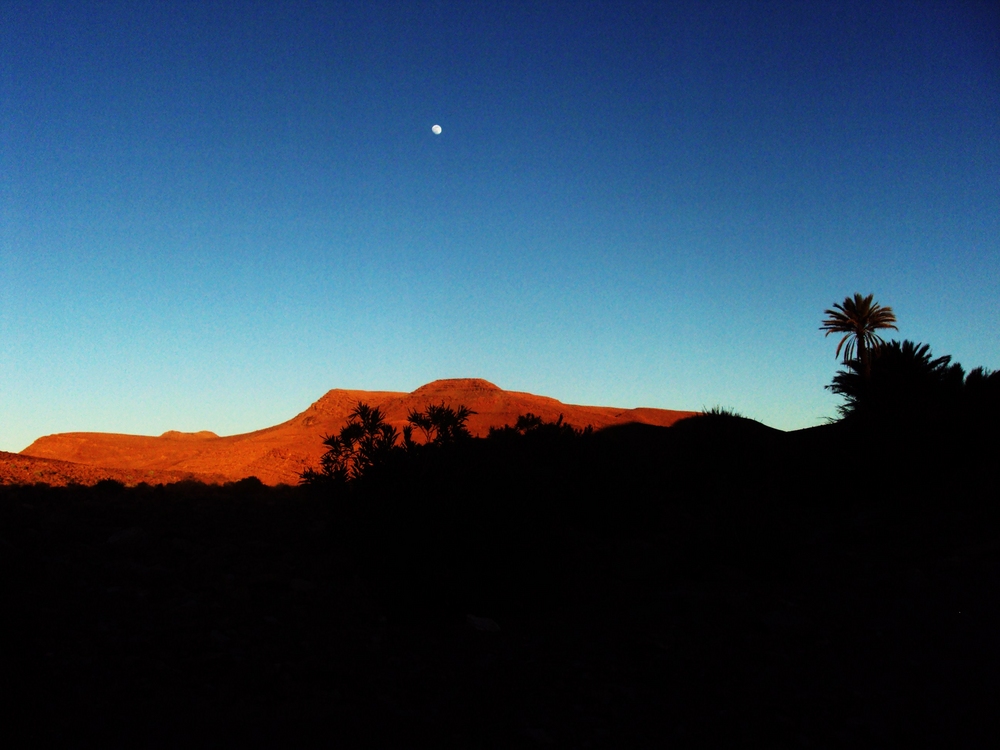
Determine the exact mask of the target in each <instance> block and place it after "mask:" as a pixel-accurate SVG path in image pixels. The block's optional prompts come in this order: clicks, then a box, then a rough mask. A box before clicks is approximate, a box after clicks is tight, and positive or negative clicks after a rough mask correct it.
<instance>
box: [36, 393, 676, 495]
mask: <svg viewBox="0 0 1000 750" xmlns="http://www.w3.org/2000/svg"><path fill="white" fill-rule="evenodd" d="M358 401H365V402H367V403H369V404H370V405H372V406H378V407H379V408H380V409H381V410H382V411H383V413H385V414H386V416H387V418H388V421H389V422H390V423H391V424H393V425H394V426H396V427H397V428H400V429H401V428H402V427H403V426H404V425H405V424H406V417H407V414H408V413H409V412H410V410H411V409H418V410H422V409H424V408H426V407H427V406H428V405H430V404H440V403H444V404H446V405H450V406H456V407H457V406H459V405H465V406H467V407H469V408H470V409H472V410H473V411H474V412H476V413H475V414H474V415H473V416H472V417H471V418H470V419H469V422H468V426H469V429H470V431H471V432H472V434H473V435H475V436H477V437H482V436H485V435H486V434H487V433H488V432H489V429H490V427H502V426H503V425H505V424H513V423H514V422H515V421H516V419H517V417H518V416H519V415H521V414H525V413H528V412H531V413H533V414H537V415H538V416H540V417H542V418H544V419H546V420H555V419H558V417H559V416H560V415H562V416H563V419H564V421H566V422H568V423H569V424H572V425H575V426H577V427H586V426H588V425H590V426H593V427H594V428H595V429H600V428H603V427H610V426H613V425H622V424H628V423H633V422H638V423H643V424H651V425H659V426H669V425H672V424H673V423H674V422H676V421H677V420H679V419H683V418H684V417H687V416H691V415H692V414H694V413H695V412H691V411H674V410H667V409H649V408H639V409H621V408H615V407H608V406H579V405H573V404H564V403H562V402H560V401H557V400H556V399H553V398H548V397H545V396H536V395H534V394H530V393H521V392H517V391H505V390H503V389H501V388H499V387H497V386H495V385H493V384H492V383H490V382H488V381H486V380H481V379H478V378H460V379H451V380H435V381H434V382H432V383H428V384H427V385H424V386H421V387H420V388H418V389H416V390H415V391H413V392H412V393H400V392H392V391H358V390H341V389H334V390H331V391H329V392H327V393H326V394H325V395H324V396H323V397H322V398H320V399H319V400H318V401H316V402H315V403H313V404H312V405H311V406H310V407H309V408H308V409H306V410H305V411H303V412H302V413H301V414H298V415H296V416H295V417H293V418H292V419H289V420H288V421H287V422H283V423H281V424H278V425H275V426H274V427H268V428H265V429H262V430H257V431H255V432H249V433H245V434H242V435H230V436H226V437H219V436H217V435H216V434H215V433H212V432H208V431H202V432H197V433H182V432H176V431H173V430H171V431H169V432H165V433H164V434H162V435H160V436H158V437H153V436H145V435H118V434H110V433H98V432H68V433H60V434H56V435H48V436H45V437H42V438H39V439H38V440H36V441H35V442H33V443H32V444H31V445H29V446H28V447H27V448H25V449H24V450H23V451H21V454H20V455H22V456H32V457H36V458H46V459H54V460H59V461H71V462H74V463H76V464H84V465H87V466H92V467H106V468H114V469H121V470H127V471H129V472H146V473H148V472H168V471H172V472H192V473H195V474H201V475H217V476H219V477H222V478H224V479H228V480H231V481H235V480H239V479H243V478H245V477H249V476H256V477H257V478H258V479H260V480H261V481H262V482H264V483H265V484H269V485H276V484H281V483H287V484H295V483H297V482H298V478H299V474H300V473H301V472H302V471H304V470H305V469H306V468H308V467H310V466H315V465H316V464H317V463H318V462H319V459H320V456H322V454H323V450H324V448H323V444H322V441H323V437H324V436H325V435H328V434H331V433H335V432H337V431H338V430H339V429H340V427H341V426H343V424H344V423H345V422H346V421H347V418H348V415H349V413H350V412H351V410H352V409H353V408H354V407H355V405H356V404H357V403H358ZM417 437H418V438H419V436H417Z"/></svg>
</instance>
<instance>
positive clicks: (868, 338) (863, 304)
mask: <svg viewBox="0 0 1000 750" xmlns="http://www.w3.org/2000/svg"><path fill="white" fill-rule="evenodd" d="M874 296H875V295H873V294H869V295H868V296H867V297H862V296H861V295H860V294H859V293H857V292H855V293H854V298H853V299H851V298H850V297H845V298H844V302H843V304H834V306H833V309H832V310H824V311H823V312H824V314H825V315H827V316H828V317H827V318H826V320H824V321H823V324H822V325H821V326H820V330H821V331H826V334H825V335H826V336H829V335H830V334H831V333H843V334H844V337H843V338H842V339H841V340H840V343H839V344H837V353H836V355H835V356H840V349H841V347H843V346H844V344H845V343H846V344H847V347H846V348H845V349H844V364H845V365H846V364H848V362H849V361H850V360H851V359H852V355H853V354H854V351H855V349H857V352H858V360H859V362H860V363H861V374H862V376H863V377H864V378H866V379H867V378H869V377H871V353H872V352H873V351H875V350H877V349H878V348H879V346H881V345H882V344H884V343H885V342H884V341H883V340H882V338H881V337H880V336H879V335H878V334H876V333H875V331H877V330H879V329H881V328H892V329H893V330H895V331H898V330H899V329H898V328H896V326H895V323H896V315H895V313H893V311H892V308H891V307H882V305H880V304H878V303H877V302H876V303H872V297H874Z"/></svg>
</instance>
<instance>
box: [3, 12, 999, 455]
mask: <svg viewBox="0 0 1000 750" xmlns="http://www.w3.org/2000/svg"><path fill="white" fill-rule="evenodd" d="M435 123H438V124H440V125H441V127H442V128H443V133H442V134H441V135H439V136H435V135H433V134H432V133H431V126H432V125H433V124H435ZM998 287H1000V10H998V5H997V4H996V3H995V2H992V1H990V0H985V1H984V2H973V1H971V0H969V1H963V0H953V1H951V2H933V3H924V2H917V1H915V0H905V1H902V2H889V3H887V2H872V1H871V0H859V1H858V2H788V3H779V2H758V1H757V0H753V1H750V2H736V1H732V2H729V1H726V2H676V3H674V2H655V3H654V2H650V3H642V2H623V1H622V0H615V1H614V2H585V1H583V2H581V1H579V0H575V1H574V2H565V3H562V2H502V1H499V2H491V3H469V2H449V1H446V0H441V1H440V2H419V1H418V0H400V1H399V2H344V3H337V2H328V3H307V2H302V3H293V2H260V3H251V2H233V3H228V2H204V1H202V0H199V1H198V2H189V3H185V2H100V3H95V2H72V3H67V2H42V1H40V0H31V1H30V2H19V1H17V0H4V2H3V3H2V5H0V449H3V450H11V451H16V450H21V449H23V448H24V447H26V446H27V445H28V444H29V443H30V442H31V441H32V440H34V439H35V438H36V437H39V436H41V435H45V434H49V433H53V432H65V431H76V430H85V431H106V432H126V433H139V434H159V433H161V432H163V431H165V430H168V429H177V430H191V431H193V430H203V429H204V430H213V431H215V432H217V433H219V434H233V433H239V432H246V431H250V430H254V429H258V428H261V427H265V426H269V425H272V424H275V423H278V422H281V421H284V420H285V419H288V418H290V417H292V416H293V415H294V414H296V413H298V412H300V411H302V410H303V409H305V408H306V407H307V406H308V405H309V404H310V403H311V402H312V401H314V400H315V399H317V398H319V397H320V396H321V395H322V394H323V393H324V392H325V391H327V390H328V389H330V388H360V389H371V390H377V389H385V390H399V391H411V390H413V389H415V388H417V387H418V386H420V385H422V384H424V383H427V382H429V381H431V380H435V379H437V378H447V377H482V378H486V379H488V380H490V381H492V382H494V383H496V384H497V385H499V386H500V387H502V388H506V389H510V390H521V391H529V392H532V393H538V394H542V395H548V396H552V397H555V398H558V399H560V400H562V401H565V402H568V403H581V404H603V405H616V406H629V407H631V406H656V407H663V408H677V409H700V408H702V407H709V406H713V405H723V406H728V407H732V408H735V409H737V410H738V411H740V412H742V413H743V414H745V415H747V416H750V417H753V418H755V419H759V420H761V421H763V422H765V423H766V424H769V425H772V426H775V427H779V428H782V429H793V428H799V427H805V426H809V425H814V424H818V423H821V422H822V421H823V420H824V418H826V417H830V416H833V415H834V414H835V408H836V404H837V400H836V399H835V397H834V396H832V395H831V394H830V393H829V392H827V391H825V390H824V388H823V386H824V385H826V384H827V383H829V382H830V380H831V378H832V377H833V375H834V373H835V372H836V370H837V367H838V362H837V360H836V359H835V357H834V349H835V347H836V343H837V339H836V338H835V337H832V336H831V337H829V338H824V337H823V334H822V332H820V331H819V325H820V321H821V320H822V318H823V310H824V309H825V308H828V307H830V306H831V305H832V304H833V303H834V302H838V301H842V300H843V299H844V297H845V296H847V295H849V294H853V293H854V292H856V291H858V292H862V293H864V294H867V293H870V292H873V293H874V294H875V296H876V299H877V300H878V301H880V302H881V303H882V304H884V305H890V306H891V307H892V308H893V309H894V310H895V312H896V315H897V317H898V320H899V327H900V331H899V333H898V334H894V335H895V336H896V337H898V338H909V339H913V340H916V341H920V342H924V343H929V344H930V345H931V347H932V350H933V352H934V354H935V355H942V354H951V355H953V356H954V358H955V359H956V360H957V361H959V362H961V363H962V364H963V365H964V366H965V367H966V368H967V369H970V368H972V367H975V366H978V365H984V366H986V367H988V368H990V369H998V368H1000V337H998V330H1000V305H998V291H1000V288H998Z"/></svg>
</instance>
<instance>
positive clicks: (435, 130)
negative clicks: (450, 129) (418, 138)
mask: <svg viewBox="0 0 1000 750" xmlns="http://www.w3.org/2000/svg"><path fill="white" fill-rule="evenodd" d="M431 132H432V133H433V134H434V135H441V126H440V125H431Z"/></svg>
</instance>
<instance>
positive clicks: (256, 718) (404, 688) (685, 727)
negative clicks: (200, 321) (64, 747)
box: [0, 295, 1000, 747]
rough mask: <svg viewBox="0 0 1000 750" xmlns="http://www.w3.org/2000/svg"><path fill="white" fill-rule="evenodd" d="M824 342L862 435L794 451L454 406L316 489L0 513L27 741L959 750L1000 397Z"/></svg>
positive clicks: (983, 578) (974, 652)
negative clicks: (832, 351) (493, 416)
mask: <svg viewBox="0 0 1000 750" xmlns="http://www.w3.org/2000/svg"><path fill="white" fill-rule="evenodd" d="M864 310H867V311H868V314H867V316H866V315H864V314H861V313H862V312H863V311H864ZM873 311H874V312H873ZM834 313H836V314H841V313H842V314H843V315H844V316H845V320H847V319H849V318H851V317H852V316H854V315H855V313H858V314H857V316H856V317H857V318H858V321H854V322H850V321H848V322H843V321H840V319H839V318H838V319H837V320H836V321H834V320H833V318H834V317H835V315H834ZM834 313H831V311H829V310H828V311H827V314H828V315H830V316H831V318H830V319H828V320H827V321H825V322H824V326H826V328H825V329H826V330H827V332H828V333H829V332H831V331H832V330H833V326H834V324H835V323H836V325H838V326H839V325H841V323H843V325H844V326H845V329H846V327H847V326H854V327H853V328H851V329H850V331H846V330H845V335H849V336H853V337H854V339H853V342H854V346H853V348H850V347H849V348H848V349H847V350H845V355H844V356H845V361H844V365H843V369H842V370H840V371H839V372H838V373H837V374H836V375H835V376H834V378H833V382H832V384H831V385H830V386H829V388H830V389H831V391H832V392H833V393H834V394H836V395H837V396H839V397H841V398H842V400H843V403H842V404H841V407H840V412H839V418H838V419H836V420H833V421H831V422H830V423H829V424H825V425H821V426H818V427H815V428H810V429H806V430H800V431H796V432H788V433H786V432H781V431H778V430H774V429H772V428H769V427H767V426H765V425H763V424H761V423H759V422H755V421H753V420H751V419H747V418H745V417H742V416H740V415H739V413H738V412H736V411H735V410H734V409H731V408H723V407H715V408H711V409H707V410H705V412H704V413H703V414H701V415H699V416H694V417H690V418H687V419H683V420H681V421H678V422H677V423H676V424H674V425H673V426H671V427H661V426H656V425H650V424H638V423H635V424H624V425H615V426H610V427H607V428H605V429H600V430H594V429H589V428H588V426H587V425H585V424H584V425H573V424H568V423H566V421H564V420H563V419H562V418H561V417H554V418H543V417H541V416H538V415H536V414H533V413H524V414H521V415H520V416H519V417H518V418H517V419H516V420H511V421H512V423H510V424H507V425H505V426H498V427H493V428H492V429H491V430H489V432H488V433H487V434H486V435H485V436H482V437H473V436H472V434H471V432H470V430H469V429H468V424H469V420H470V419H472V418H473V416H474V414H475V412H474V411H473V410H471V409H469V408H467V407H465V406H463V405H462V404H461V403H448V402H445V401H438V402H436V403H435V402H430V401H428V402H425V405H424V407H423V408H419V407H417V408H411V409H410V410H409V412H408V415H407V422H406V424H405V426H403V427H402V429H397V427H395V426H393V425H391V424H390V423H389V422H388V420H387V419H386V413H385V412H384V411H382V410H381V409H380V408H379V407H377V406H373V405H371V404H369V403H366V402H364V401H362V400H360V399H359V400H358V401H356V402H355V404H354V406H353V408H352V410H351V412H350V414H349V417H348V419H347V420H346V422H345V423H343V424H342V426H341V427H340V429H339V430H338V431H337V432H335V433H333V434H330V435H328V436H326V437H325V439H324V440H323V447H324V449H325V453H324V454H323V456H322V459H321V460H320V462H319V463H318V465H317V466H316V467H315V468H312V469H308V470H306V471H304V472H303V473H302V482H301V484H300V485H299V486H294V487H293V486H281V487H268V486H265V485H263V484H262V483H260V482H259V481H256V480H253V479H245V480H243V481H241V482H230V483H226V484H219V485H206V484H201V483H198V482H191V481H187V482H180V483H175V484H172V485H159V486H150V485H144V484H140V485H139V486H136V487H126V486H125V485H124V484H123V483H122V482H121V481H117V480H114V479H106V480H105V481H103V482H101V483H99V484H97V485H95V486H92V487H84V486H80V485H75V486H70V487H66V488H55V487H47V486H44V485H40V484H39V485H15V486H4V487H0V555H2V558H0V562H2V564H3V569H4V570H5V571H6V572H7V573H8V574H9V577H8V584H9V588H8V590H7V591H6V593H5V601H6V602H7V603H8V604H9V606H10V611H11V612H15V613H16V616H15V617H14V623H15V626H16V629H17V633H16V636H15V639H14V642H16V643H19V644H22V648H20V649H18V650H17V652H16V653H12V654H10V655H9V658H8V662H7V663H6V664H5V674H7V675H10V676H11V677H10V678H9V679H10V680H11V681H12V682H14V683H15V684H18V685H20V686H22V689H21V691H20V693H19V700H20V701H23V702H24V703H25V705H26V706H27V708H26V709H25V711H24V712H23V715H27V714H28V708H30V709H32V710H33V711H39V710H41V711H43V712H47V714H46V715H47V716H48V719H47V721H45V722H42V723H35V724H32V725H31V726H29V727H27V728H26V730H25V731H26V732H27V733H28V736H29V739H33V740H35V741H36V744H37V742H44V743H48V744H51V742H52V741H56V742H58V741H62V742H64V743H71V742H76V741H77V740H78V739H79V738H81V737H85V738H87V741H93V742H94V743H96V744H105V745H106V744H127V745H133V746H136V745H137V746H160V745H162V746H171V745H176V744H177V743H178V742H182V741H183V742H186V743H187V744H192V743H193V744H196V745H197V744H204V745H210V744H213V743H214V744H220V743H221V744H227V743H232V742H233V741H234V740H238V741H239V742H241V743H242V744H250V745H255V744H256V745H260V746H273V745H275V744H293V745H308V744H311V743H313V742H314V741H322V742H324V743H327V744H329V743H330V742H331V741H337V740H339V741H341V742H345V743H348V744H368V745H375V746H385V745H387V744H396V745H399V744H404V745H405V744H416V743H421V742H434V743H435V744H445V745H456V746H462V747H479V746H483V747H491V746H492V747H495V746H535V745H539V746H545V745H547V744H548V745H556V746H586V745H588V744H589V745H591V746H623V745H625V746H648V747H651V746H662V744H663V743H664V742H665V741H667V742H671V741H672V742H679V743H682V744H684V743H696V742H703V741H714V742H723V741H732V740H733V739H736V740H739V741H742V742H754V743H756V742H760V743H768V744H786V743H787V744H793V743H797V744H816V745H823V744H828V743H830V742H831V740H832V741H833V742H834V743H837V744H853V745H858V744H868V745H871V744H881V745H886V744H890V743H894V742H898V741H904V742H906V741H909V742H918V743H923V742H928V741H929V742H932V743H945V742H947V743H948V744H962V745H974V744H975V743H976V741H977V740H978V739H979V738H981V736H982V735H983V733H984V732H986V731H988V730H989V729H990V727H991V726H992V722H994V721H995V719H994V718H993V711H992V706H991V705H990V704H989V697H990V696H992V695H993V694H994V693H995V689H996V687H997V685H996V681H997V678H996V675H997V670H996V667H997V665H998V664H1000V659H998V656H1000V653H998V652H1000V649H998V646H997V643H996V638H995V632H996V628H997V626H998V625H1000V600H998V599H997V597H996V596H995V592H996V591H997V587H998V586H1000V541H998V539H997V532H996V530H997V528H998V523H1000V507H998V505H997V503H996V502H995V501H994V499H993V498H992V495H991V494H990V493H989V492H988V490H987V489H986V488H988V487H989V486H991V485H990V482H991V480H992V473H993V471H992V465H993V463H994V462H995V455H996V452H997V447H998V446H997V438H996V431H995V426H996V420H997V417H998V416H1000V414H998V407H997V404H998V389H1000V388H998V386H1000V380H998V376H997V374H996V373H991V372H989V371H987V370H985V369H983V368H977V369H974V370H972V371H970V372H968V373H967V372H966V371H965V370H964V369H963V368H962V367H961V366H960V365H958V364H957V363H953V362H952V361H951V359H950V358H949V357H947V356H939V357H934V356H933V355H932V353H931V351H930V347H929V346H927V345H925V344H916V343H913V342H911V341H903V342H897V341H890V342H888V343H886V342H883V341H881V340H878V341H876V340H875V339H873V338H872V337H871V336H870V335H869V334H871V335H872V336H873V335H874V333H873V331H874V330H878V329H880V328H885V327H886V326H887V325H889V324H892V325H893V326H894V324H895V318H894V316H891V310H890V309H889V308H882V307H880V306H878V305H877V304H874V303H873V302H872V298H871V297H868V298H864V297H861V296H860V295H855V297H854V298H848V299H847V300H845V302H844V303H843V304H842V305H840V306H834ZM875 313H878V314H875ZM890 316H891V317H890ZM865 321H867V322H865ZM827 323H829V326H827ZM856 323H857V325H856ZM837 330H838V332H839V331H840V330H841V329H837ZM843 345H845V340H843V339H842V340H841V346H843ZM840 351H841V348H840V346H838V356H839V354H840Z"/></svg>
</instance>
